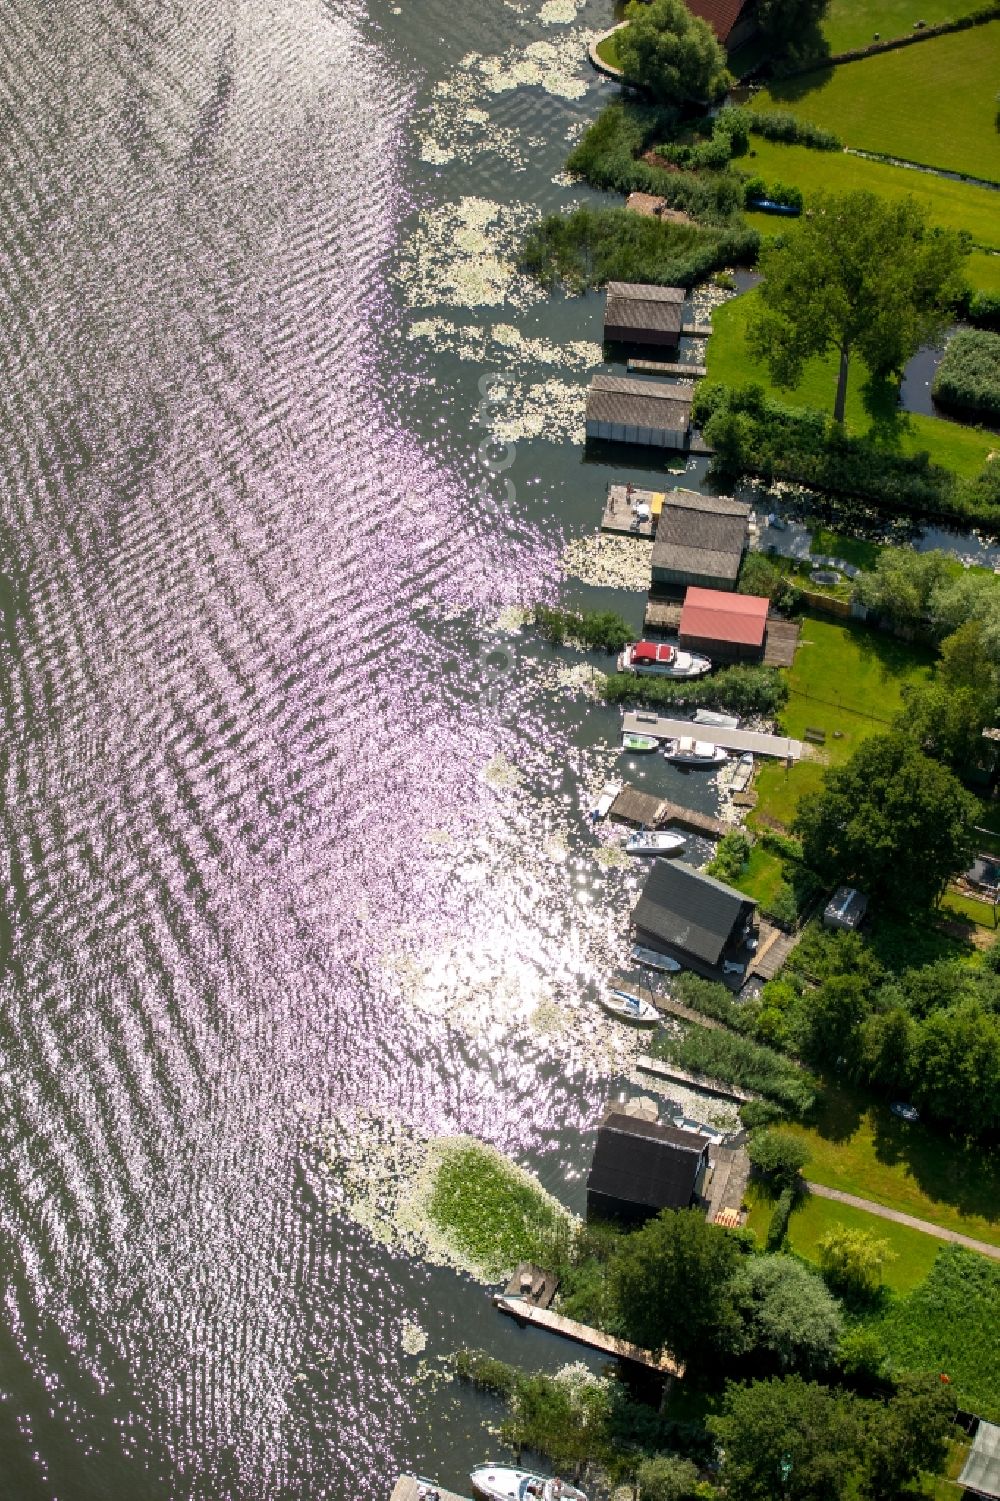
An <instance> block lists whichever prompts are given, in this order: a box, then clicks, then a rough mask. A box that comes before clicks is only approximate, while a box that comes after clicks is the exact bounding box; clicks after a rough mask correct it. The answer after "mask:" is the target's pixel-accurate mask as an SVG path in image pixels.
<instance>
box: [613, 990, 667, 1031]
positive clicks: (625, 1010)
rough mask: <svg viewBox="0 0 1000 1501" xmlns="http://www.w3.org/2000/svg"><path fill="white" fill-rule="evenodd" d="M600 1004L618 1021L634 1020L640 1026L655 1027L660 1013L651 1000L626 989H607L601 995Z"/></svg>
mask: <svg viewBox="0 0 1000 1501" xmlns="http://www.w3.org/2000/svg"><path fill="white" fill-rule="evenodd" d="M601 1005H602V1006H603V1007H604V1009H605V1011H610V1012H611V1015H612V1016H617V1018H618V1020H619V1021H623V1022H635V1023H637V1025H638V1026H640V1027H655V1026H656V1023H657V1022H658V1021H659V1020H660V1013H659V1012H658V1011H657V1009H656V1007H655V1006H654V1005H653V1003H652V1001H644V1000H643V999H642V997H641V996H638V995H632V993H631V992H630V991H628V990H608V991H605V993H604V995H602V996H601Z"/></svg>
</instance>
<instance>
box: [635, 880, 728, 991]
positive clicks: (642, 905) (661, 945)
mask: <svg viewBox="0 0 1000 1501" xmlns="http://www.w3.org/2000/svg"><path fill="white" fill-rule="evenodd" d="M755 912H756V907H755V904H754V902H753V900H752V899H751V898H750V897H748V896H747V895H746V893H745V892H743V891H737V890H736V888H735V887H733V886H727V885H725V883H724V882H722V881H717V880H716V879H715V878H714V876H707V875H705V873H704V871H701V870H695V868H694V866H693V865H686V864H685V863H684V861H683V860H655V861H654V862H653V867H652V869H651V870H650V872H649V875H648V876H647V877H646V884H645V886H644V887H643V888H642V895H641V896H640V898H639V900H638V902H637V903H636V906H635V910H634V912H633V913H632V922H633V924H634V926H635V940H636V942H637V943H640V944H642V945H643V947H644V948H650V949H656V950H657V951H658V952H659V953H663V954H667V955H669V956H670V957H671V958H672V959H676V960H677V961H678V963H680V964H682V965H683V966H684V968H685V969H691V970H694V971H695V973H696V974H700V975H704V976H705V978H706V979H709V980H721V981H723V983H727V982H730V983H731V982H732V979H733V975H734V974H735V973H736V972H737V971H738V972H739V974H740V975H742V974H743V973H744V972H745V969H746V966H747V964H748V963H749V960H750V957H751V956H750V950H749V940H750V939H751V937H752V934H753V926H754V915H755ZM727 964H731V965H733V966H734V970H733V971H732V972H731V971H729V970H727V969H726V965H727Z"/></svg>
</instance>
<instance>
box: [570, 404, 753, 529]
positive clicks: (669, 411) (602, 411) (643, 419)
mask: <svg viewBox="0 0 1000 1501" xmlns="http://www.w3.org/2000/svg"><path fill="white" fill-rule="evenodd" d="M693 400H694V387H693V386H686V385H685V386H673V385H669V384H668V383H667V382H666V381H651V380H628V379H627V378H626V377H623V376H616V375H595V376H594V378H593V380H592V381H591V383H590V389H589V391H588V392H587V421H588V422H611V423H621V424H622V426H625V427H650V428H666V429H667V430H669V431H671V432H677V431H683V430H684V429H686V428H687V426H688V424H689V423H690V421H691V402H692V401H693ZM749 509H750V508H749V506H748V507H747V510H749Z"/></svg>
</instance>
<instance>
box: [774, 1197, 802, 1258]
mask: <svg viewBox="0 0 1000 1501" xmlns="http://www.w3.org/2000/svg"><path fill="white" fill-rule="evenodd" d="M795 1200H796V1193H795V1190H794V1188H783V1189H782V1190H781V1193H780V1194H779V1195H778V1197H777V1199H776V1200H775V1204H774V1208H773V1209H772V1211H771V1218H770V1220H769V1221H768V1226H767V1249H768V1250H769V1251H780V1250H781V1247H782V1245H783V1243H784V1239H785V1236H786V1235H787V1233H788V1221H789V1220H790V1219H791V1217H792V1210H793V1209H794V1208H795Z"/></svg>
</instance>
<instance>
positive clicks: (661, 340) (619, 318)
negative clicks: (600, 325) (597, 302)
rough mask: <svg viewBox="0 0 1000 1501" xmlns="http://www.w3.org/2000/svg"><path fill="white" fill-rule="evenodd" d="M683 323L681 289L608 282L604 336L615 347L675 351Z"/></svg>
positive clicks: (627, 282)
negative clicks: (644, 346)
mask: <svg viewBox="0 0 1000 1501" xmlns="http://www.w3.org/2000/svg"><path fill="white" fill-rule="evenodd" d="M683 320H684V288H683V287H654V286H644V285H642V284H641V283H638V282H630V281H609V282H608V296H607V301H606V303H605V305H604V337H605V339H608V340H610V341H611V342H613V343H617V344H652V345H655V346H656V347H657V348H658V349H676V348H677V346H678V344H679V343H680V338H681V324H682V323H683Z"/></svg>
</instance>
